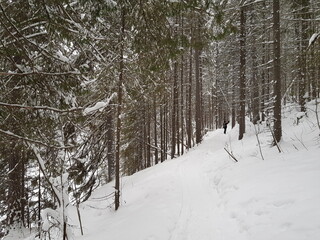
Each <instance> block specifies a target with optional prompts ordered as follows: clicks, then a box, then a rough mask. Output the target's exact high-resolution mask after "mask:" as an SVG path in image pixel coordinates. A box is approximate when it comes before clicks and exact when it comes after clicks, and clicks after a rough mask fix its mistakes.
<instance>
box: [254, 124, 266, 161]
mask: <svg viewBox="0 0 320 240" xmlns="http://www.w3.org/2000/svg"><path fill="white" fill-rule="evenodd" d="M253 127H254V131H255V133H256V137H257V141H258V145H259V150H260V155H261V158H262V160H264V157H263V155H262V150H261V144H260V140H259V134H258V132H257V129H256V125H253Z"/></svg>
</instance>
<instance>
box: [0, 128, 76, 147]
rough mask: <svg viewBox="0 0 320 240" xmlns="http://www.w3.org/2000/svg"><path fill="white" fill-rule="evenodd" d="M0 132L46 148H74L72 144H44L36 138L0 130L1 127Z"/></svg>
mask: <svg viewBox="0 0 320 240" xmlns="http://www.w3.org/2000/svg"><path fill="white" fill-rule="evenodd" d="M0 133H2V134H5V135H7V136H10V137H13V138H17V139H20V140H23V141H25V142H27V143H35V144H39V145H42V146H45V147H48V148H55V149H67V148H74V147H75V146H74V145H72V146H65V147H60V146H54V145H48V144H46V143H44V142H41V141H38V140H34V139H30V138H26V137H22V136H19V135H16V134H14V133H13V132H10V131H4V130H2V129H0Z"/></svg>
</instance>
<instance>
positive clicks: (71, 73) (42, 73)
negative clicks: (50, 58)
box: [0, 71, 81, 76]
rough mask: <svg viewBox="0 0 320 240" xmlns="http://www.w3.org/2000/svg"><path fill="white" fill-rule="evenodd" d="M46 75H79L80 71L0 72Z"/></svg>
mask: <svg viewBox="0 0 320 240" xmlns="http://www.w3.org/2000/svg"><path fill="white" fill-rule="evenodd" d="M33 74H35V75H46V76H64V75H81V73H80V72H76V71H71V72H53V73H50V72H37V71H32V72H21V73H16V72H0V76H29V75H33Z"/></svg>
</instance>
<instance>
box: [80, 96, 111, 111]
mask: <svg viewBox="0 0 320 240" xmlns="http://www.w3.org/2000/svg"><path fill="white" fill-rule="evenodd" d="M116 96H117V94H116V93H113V94H112V95H111V96H110V97H109V98H108V99H107V100H106V101H103V102H96V104H95V105H94V106H93V107H88V108H85V109H84V110H83V115H88V114H91V113H93V112H96V111H100V112H101V111H103V109H104V108H105V107H107V106H108V105H109V103H110V101H111V100H112V99H113V98H114V97H116Z"/></svg>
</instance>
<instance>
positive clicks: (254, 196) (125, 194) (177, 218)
mask: <svg viewBox="0 0 320 240" xmlns="http://www.w3.org/2000/svg"><path fill="white" fill-rule="evenodd" d="M314 109H315V103H314V102H313V103H309V104H308V112H307V116H302V114H301V113H299V112H298V111H296V109H295V107H293V106H287V107H285V108H284V110H283V122H282V123H283V139H282V141H281V143H280V150H281V153H279V151H278V149H277V148H276V147H271V142H272V136H271V133H270V131H269V128H267V127H266V126H265V123H264V124H262V125H259V126H256V127H254V126H253V125H252V124H251V123H249V121H248V122H247V126H246V134H245V136H244V139H243V140H241V141H239V140H238V128H237V127H235V128H234V129H232V130H231V129H230V126H229V128H228V132H227V134H226V135H225V134H223V129H218V130H216V131H213V132H209V133H208V134H207V136H206V137H205V138H204V141H203V143H201V144H200V145H198V146H196V147H194V148H193V149H191V150H190V151H189V152H188V153H186V154H185V155H183V156H182V157H179V158H176V159H173V160H168V161H165V162H164V163H161V164H158V165H156V166H154V167H151V168H148V169H145V170H144V171H141V172H138V173H136V174H134V175H132V176H128V177H123V178H122V192H121V193H122V195H121V196H122V198H121V207H120V209H119V210H118V211H116V212H115V211H114V210H113V208H112V207H110V206H112V199H110V198H108V196H109V195H110V194H112V192H113V191H114V188H113V186H114V183H110V184H108V185H105V186H103V187H101V188H99V189H98V190H96V191H95V192H94V193H93V195H92V197H91V198H90V199H89V200H88V201H87V202H85V203H83V204H82V205H81V206H80V213H81V219H82V223H83V226H84V236H81V234H80V229H79V222H78V218H77V214H76V211H75V209H74V207H70V209H69V213H70V219H69V222H70V223H71V224H72V225H73V232H74V237H73V239H77V240H106V239H108V240H128V239H131V240H235V239H236V240H316V239H320V135H319V133H320V131H319V127H318V125H317V121H316V115H315V112H314ZM297 117H298V118H301V117H302V118H301V119H300V120H299V124H298V125H297ZM256 132H259V134H258V138H257V135H256V134H255V133H256ZM258 141H259V142H260V146H261V151H260V148H259V144H258ZM225 149H227V150H228V151H229V152H230V153H232V154H233V155H234V157H235V158H236V159H237V160H238V162H235V161H234V160H233V159H232V158H231V157H230V156H229V155H228V154H227V152H226V151H225ZM262 158H263V159H264V160H263V159H262ZM20 235H21V233H20ZM23 235H24V236H25V237H24V239H25V240H31V239H34V235H33V237H32V236H31V237H27V235H28V234H27V232H25V233H24V234H23ZM15 236H16V237H15ZM17 236H18V235H15V234H13V235H12V236H11V238H9V236H8V238H7V239H14V240H16V239H21V237H17ZM51 237H52V239H61V236H59V237H58V238H55V237H54V236H51Z"/></svg>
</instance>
